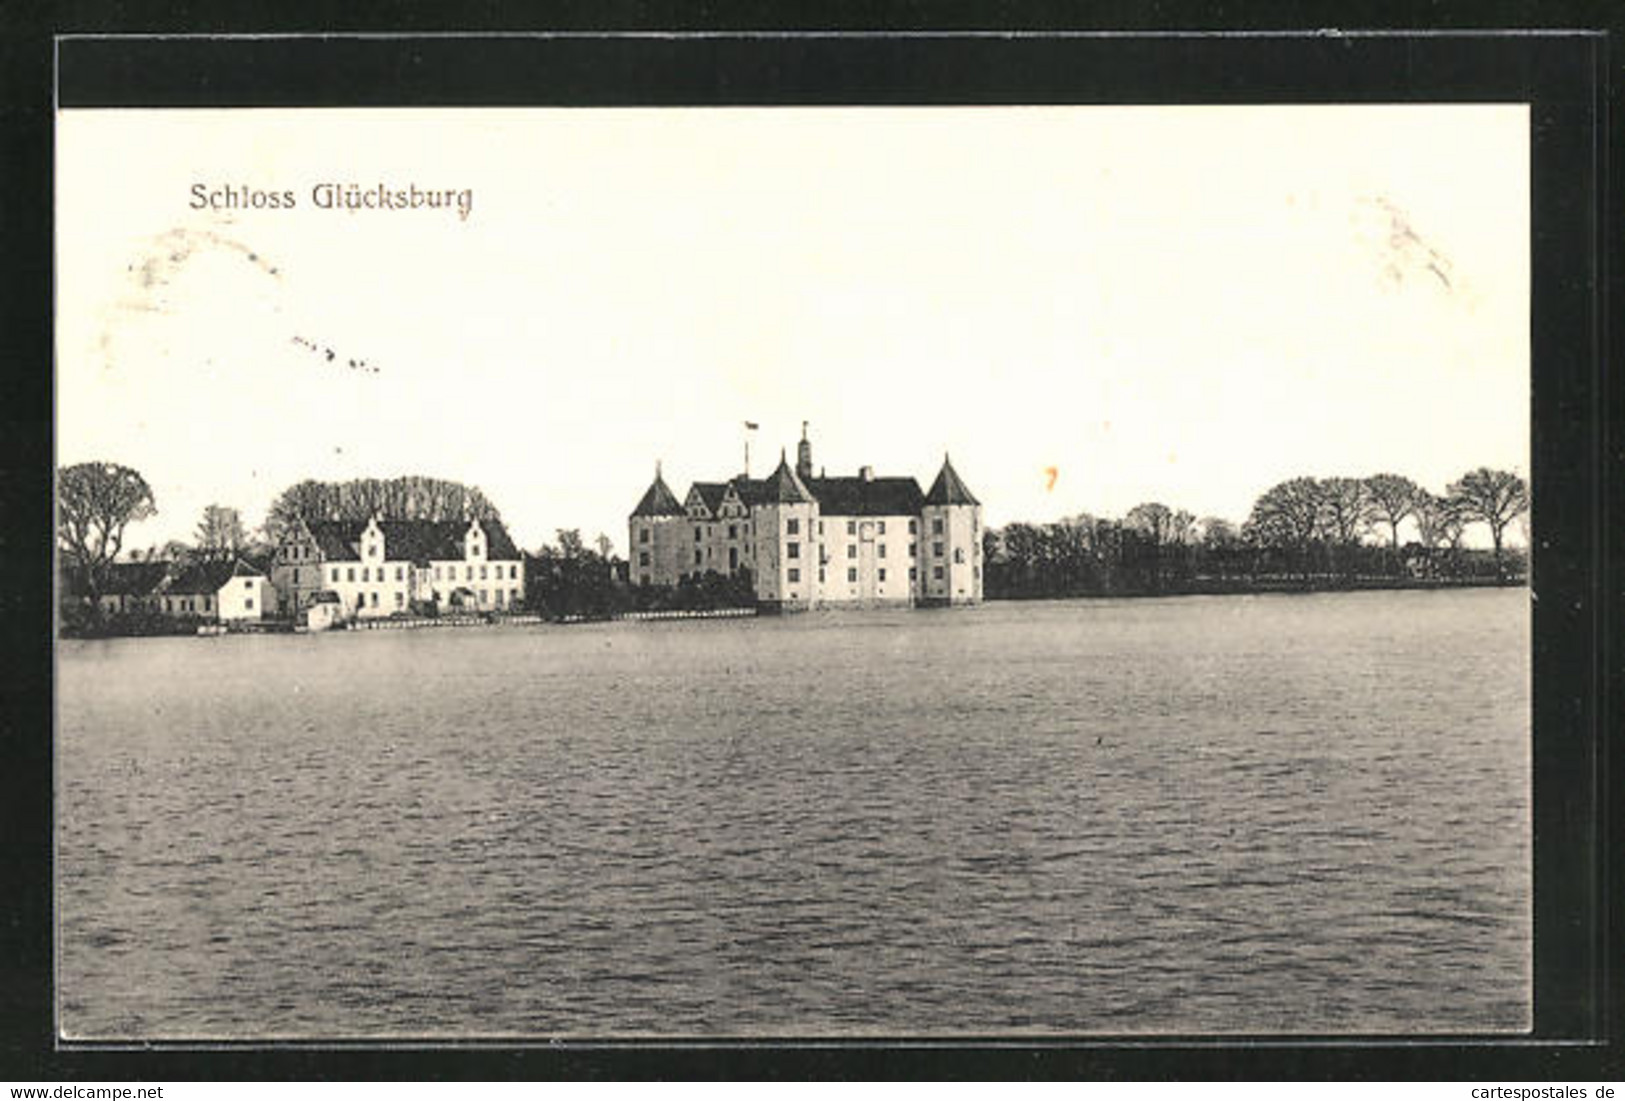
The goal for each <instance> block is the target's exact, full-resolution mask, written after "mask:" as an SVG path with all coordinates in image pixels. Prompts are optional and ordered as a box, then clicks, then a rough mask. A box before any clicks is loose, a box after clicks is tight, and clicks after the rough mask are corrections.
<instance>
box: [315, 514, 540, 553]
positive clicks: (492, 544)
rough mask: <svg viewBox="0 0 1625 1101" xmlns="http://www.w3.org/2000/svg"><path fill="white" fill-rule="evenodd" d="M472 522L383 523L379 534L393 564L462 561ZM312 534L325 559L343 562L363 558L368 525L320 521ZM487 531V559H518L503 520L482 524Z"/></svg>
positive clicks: (380, 522) (482, 521)
mask: <svg viewBox="0 0 1625 1101" xmlns="http://www.w3.org/2000/svg"><path fill="white" fill-rule="evenodd" d="M471 522H472V521H469V520H380V521H378V530H379V531H381V532H383V533H384V553H385V554H386V555H387V556H388V557H389V560H390V561H392V562H399V561H410V562H428V561H430V560H431V559H448V558H456V559H461V558H462V557H463V536H465V535H467V534H468V525H469V524H470V523H471ZM309 527H310V534H311V535H312V536H313V537H314V538H315V540H316V545H317V546H318V547H320V548H321V552H322V556H323V557H324V558H327V559H329V560H337V561H341V562H348V561H355V560H358V559H359V558H360V557H361V533H362V532H364V531H366V530H367V525H366V524H365V523H364V522H362V521H357V520H319V521H317V522H315V523H312V524H310V525H309ZM480 527H482V528H484V529H485V542H486V548H485V557H487V558H492V559H510V558H518V557H519V549H518V548H517V547H515V546H514V545H513V539H512V538H510V537H509V535H508V529H507V528H505V527H503V526H502V521H500V520H481V521H480Z"/></svg>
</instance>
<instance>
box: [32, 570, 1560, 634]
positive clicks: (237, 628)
mask: <svg viewBox="0 0 1625 1101" xmlns="http://www.w3.org/2000/svg"><path fill="white" fill-rule="evenodd" d="M1527 587H1528V580H1527V579H1526V578H1508V579H1505V580H1489V579H1472V580H1463V579H1450V580H1444V579H1431V580H1430V579H1408V580H1404V581H1395V580H1393V579H1380V580H1379V579H1368V580H1362V579H1355V580H1353V581H1345V582H1340V583H1336V584H1328V583H1321V582H1312V583H1311V584H1309V585H1304V584H1303V583H1302V582H1301V581H1293V582H1288V581H1272V582H1263V583H1245V582H1243V583H1236V582H1211V583H1199V584H1190V585H1183V586H1179V587H1177V588H1167V589H1163V590H1162V591H1160V592H1151V591H1147V590H1126V591H1121V592H1079V593H1034V594H1001V595H999V596H990V597H986V598H984V599H983V600H982V602H981V603H982V605H988V604H1030V603H1041V602H1052V601H1072V600H1158V599H1167V598H1172V597H1186V596H1266V595H1267V596H1298V595H1302V596H1313V595H1321V594H1325V593H1356V592H1417V591H1437V590H1460V589H1517V588H1527ZM909 608H910V610H913V609H922V606H921V605H910V606H909ZM812 610H813V611H840V610H851V611H864V610H867V609H864V608H852V609H840V608H817V609H812ZM922 610H934V609H922ZM761 615H762V613H761V611H760V610H759V609H757V608H753V607H728V608H695V609H667V610H662V611H645V612H621V613H617V614H615V615H608V616H583V615H570V616H563V617H561V618H557V619H550V618H548V617H546V616H544V615H540V614H538V613H534V612H526V613H521V614H518V615H504V616H494V615H493V616H438V617H436V616H402V617H395V616H381V617H379V618H377V619H364V620H358V621H356V622H353V623H347V624H338V625H334V626H333V627H330V628H327V629H325V630H317V631H312V630H309V629H307V628H302V627H299V626H298V625H296V624H294V623H291V622H289V621H287V620H277V619H263V620H245V621H240V622H228V623H219V622H187V623H184V624H177V625H175V628H174V629H173V630H167V631H122V632H121V631H108V632H85V633H63V632H62V631H60V630H59V631H58V632H57V635H56V637H57V640H58V641H62V640H78V641H86V642H88V641H97V640H104V639H113V638H217V637H220V636H224V635H244V634H261V635H311V634H317V635H320V634H329V633H333V634H343V633H347V632H355V631H406V630H424V629H430V628H453V627H536V626H558V627H568V626H572V625H575V624H580V623H622V622H630V623H646V622H662V621H669V620H692V619H754V618H758V617H759V616H761Z"/></svg>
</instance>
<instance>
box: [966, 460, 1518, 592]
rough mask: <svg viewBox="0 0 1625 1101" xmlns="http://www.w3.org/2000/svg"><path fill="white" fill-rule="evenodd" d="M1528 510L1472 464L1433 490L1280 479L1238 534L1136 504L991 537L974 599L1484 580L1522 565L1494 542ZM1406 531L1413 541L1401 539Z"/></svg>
mask: <svg viewBox="0 0 1625 1101" xmlns="http://www.w3.org/2000/svg"><path fill="white" fill-rule="evenodd" d="M1528 511H1529V491H1528V487H1527V486H1526V485H1525V484H1524V482H1523V480H1522V479H1521V478H1519V477H1518V476H1517V475H1515V474H1512V473H1509V472H1506V471H1497V470H1491V469H1489V468H1485V467H1480V468H1479V469H1477V470H1474V471H1471V472H1469V473H1468V474H1465V475H1463V476H1462V478H1460V479H1458V480H1457V481H1455V482H1452V483H1451V484H1450V485H1449V486H1448V487H1447V488H1446V490H1445V492H1444V493H1442V494H1434V493H1432V492H1430V491H1428V490H1426V489H1424V488H1423V487H1421V486H1418V485H1417V484H1416V483H1415V482H1413V481H1411V480H1410V479H1408V478H1405V477H1403V476H1401V475H1397V474H1376V475H1372V476H1371V477H1368V478H1308V477H1304V478H1293V479H1289V480H1287V481H1284V482H1281V483H1279V484H1277V485H1275V486H1273V487H1271V488H1270V489H1269V490H1268V491H1267V492H1265V493H1264V494H1263V495H1262V496H1260V497H1259V498H1258V500H1257V501H1256V502H1255V503H1254V505H1253V509H1252V512H1251V513H1250V515H1249V516H1248V518H1247V520H1246V522H1245V523H1243V524H1241V525H1240V526H1239V527H1238V526H1237V525H1235V524H1234V523H1232V522H1230V521H1228V520H1224V519H1221V518H1218V517H1206V518H1203V519H1200V520H1198V519H1197V518H1196V517H1195V516H1194V515H1193V514H1191V513H1190V512H1187V511H1185V510H1183V509H1175V508H1170V507H1168V506H1167V505H1164V504H1161V503H1159V502H1148V503H1146V504H1142V505H1137V506H1136V507H1134V508H1133V509H1131V510H1129V512H1128V513H1127V514H1126V515H1125V516H1124V517H1123V518H1122V519H1120V520H1117V519H1107V518H1100V517H1095V516H1090V515H1088V514H1083V515H1079V516H1075V517H1072V518H1069V519H1066V520H1062V521H1059V522H1057V523H1052V524H1043V525H1033V524H1021V523H1016V524H1010V525H1007V526H1006V527H1004V528H1002V529H998V530H990V531H988V532H987V533H986V536H985V539H984V548H983V550H984V555H983V561H984V563H985V573H984V578H983V592H984V595H985V596H986V597H987V598H988V599H1001V598H1004V599H1027V598H1040V597H1065V596H1100V595H1135V594H1159V593H1188V592H1234V591H1253V590H1261V589H1271V588H1287V587H1291V588H1340V587H1353V586H1361V585H1365V586H1379V587H1392V586H1397V585H1412V584H1415V585H1422V584H1451V583H1472V584H1493V583H1498V582H1503V581H1507V580H1511V579H1515V578H1518V577H1521V576H1523V575H1524V574H1525V572H1526V570H1527V558H1526V555H1525V554H1523V553H1521V552H1518V551H1509V550H1508V549H1507V548H1506V547H1505V543H1504V537H1505V532H1506V529H1507V527H1508V526H1509V525H1510V524H1512V523H1513V522H1514V521H1517V520H1519V519H1525V520H1526V518H1527V516H1528ZM1407 523H1409V524H1410V526H1411V529H1412V530H1413V531H1414V533H1415V536H1414V538H1412V539H1410V540H1408V541H1406V542H1405V543H1403V544H1402V543H1401V541H1400V528H1401V526H1403V525H1405V524H1407ZM1474 524H1481V525H1483V526H1485V527H1486V528H1487V529H1488V530H1489V533H1490V537H1491V542H1492V544H1493V548H1494V549H1493V550H1492V551H1482V550H1474V549H1470V548H1466V547H1464V546H1462V540H1463V536H1464V535H1465V533H1466V531H1467V530H1468V529H1469V528H1470V527H1471V526H1472V525H1474ZM1526 536H1527V533H1526ZM1525 541H1526V542H1527V537H1526V540H1525Z"/></svg>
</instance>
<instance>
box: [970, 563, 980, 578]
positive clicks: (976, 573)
mask: <svg viewBox="0 0 1625 1101" xmlns="http://www.w3.org/2000/svg"><path fill="white" fill-rule="evenodd" d="M970 575H971V576H972V577H974V578H976V580H978V581H980V580H981V579H982V567H980V566H972V567H971V569H970Z"/></svg>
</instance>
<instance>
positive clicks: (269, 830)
mask: <svg viewBox="0 0 1625 1101" xmlns="http://www.w3.org/2000/svg"><path fill="white" fill-rule="evenodd" d="M1528 644H1529V614H1528V597H1527V594H1525V593H1524V592H1522V591H1511V590H1497V591H1470V592H1452V593H1363V594H1346V595H1325V596H1302V597H1290V596H1288V597H1281V596H1276V597H1258V598H1246V597H1214V598H1185V599H1170V600H1157V601H1151V600H1140V601H1091V602H1076V603H1051V604H1029V605H1009V604H994V605H989V606H986V607H983V608H979V609H973V610H967V611H954V612H912V613H910V612H879V613H844V614H816V615H809V616H801V617H791V618H785V619H762V620H751V621H689V622H677V623H638V624H631V623H627V624H606V625H599V626H583V627H569V628H557V627H554V628H549V627H512V628H497V629H486V630H441V631H433V630H430V631H398V632H366V633H355V634H336V635H328V636H297V637H296V636H240V637H228V638H219V639H134V640H118V641H112V642H94V643H80V642H69V643H63V644H62V645H61V646H60V648H59V711H60V730H59V734H58V754H57V760H58V771H59V778H58V785H59V803H58V807H59V811H58V813H59V826H58V845H59V857H58V859H59V871H58V876H59V885H58V897H59V910H60V914H59V928H60V956H59V970H60V1012H61V1021H62V1027H63V1030H64V1032H65V1034H67V1035H69V1036H75V1037H96V1038H112V1037H150V1038H164V1037H168V1038H202V1037H238V1036H254V1037H270V1036H306V1037H333V1036H364V1037H380V1036H389V1035H412V1036H431V1035H433V1036H444V1035H456V1036H463V1035H473V1034H478V1035H486V1036H514V1035H520V1034H523V1035H560V1034H568V1035H581V1034H592V1035H605V1034H612V1033H636V1034H651V1033H655V1034H668V1035H669V1034H680V1035H697V1034H703V1035H735V1034H796V1035H808V1034H836V1035H862V1034H875V1033H886V1034H894V1035H895V1034H925V1033H933V1034H935V1033H942V1034H963V1033H966V1032H973V1033H1005V1032H1012V1033H1024V1034H1025V1033H1046V1032H1113V1033H1123V1032H1136V1033H1138V1032H1166V1031H1181V1032H1213V1031H1229V1032H1235V1031H1260V1032H1306V1031H1328V1032H1340V1031H1361V1032H1366V1031H1377V1032H1407V1031H1415V1030H1435V1031H1438V1030H1448V1031H1457V1030H1459V1031H1480V1030H1491V1029H1494V1030H1505V1029H1522V1028H1525V1027H1527V1026H1528V1023H1529V1021H1530V836H1529V777H1530V764H1529V745H1528V718H1527V714H1528V705H1529V688H1528V676H1527V660H1526V655H1527V652H1528Z"/></svg>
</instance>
